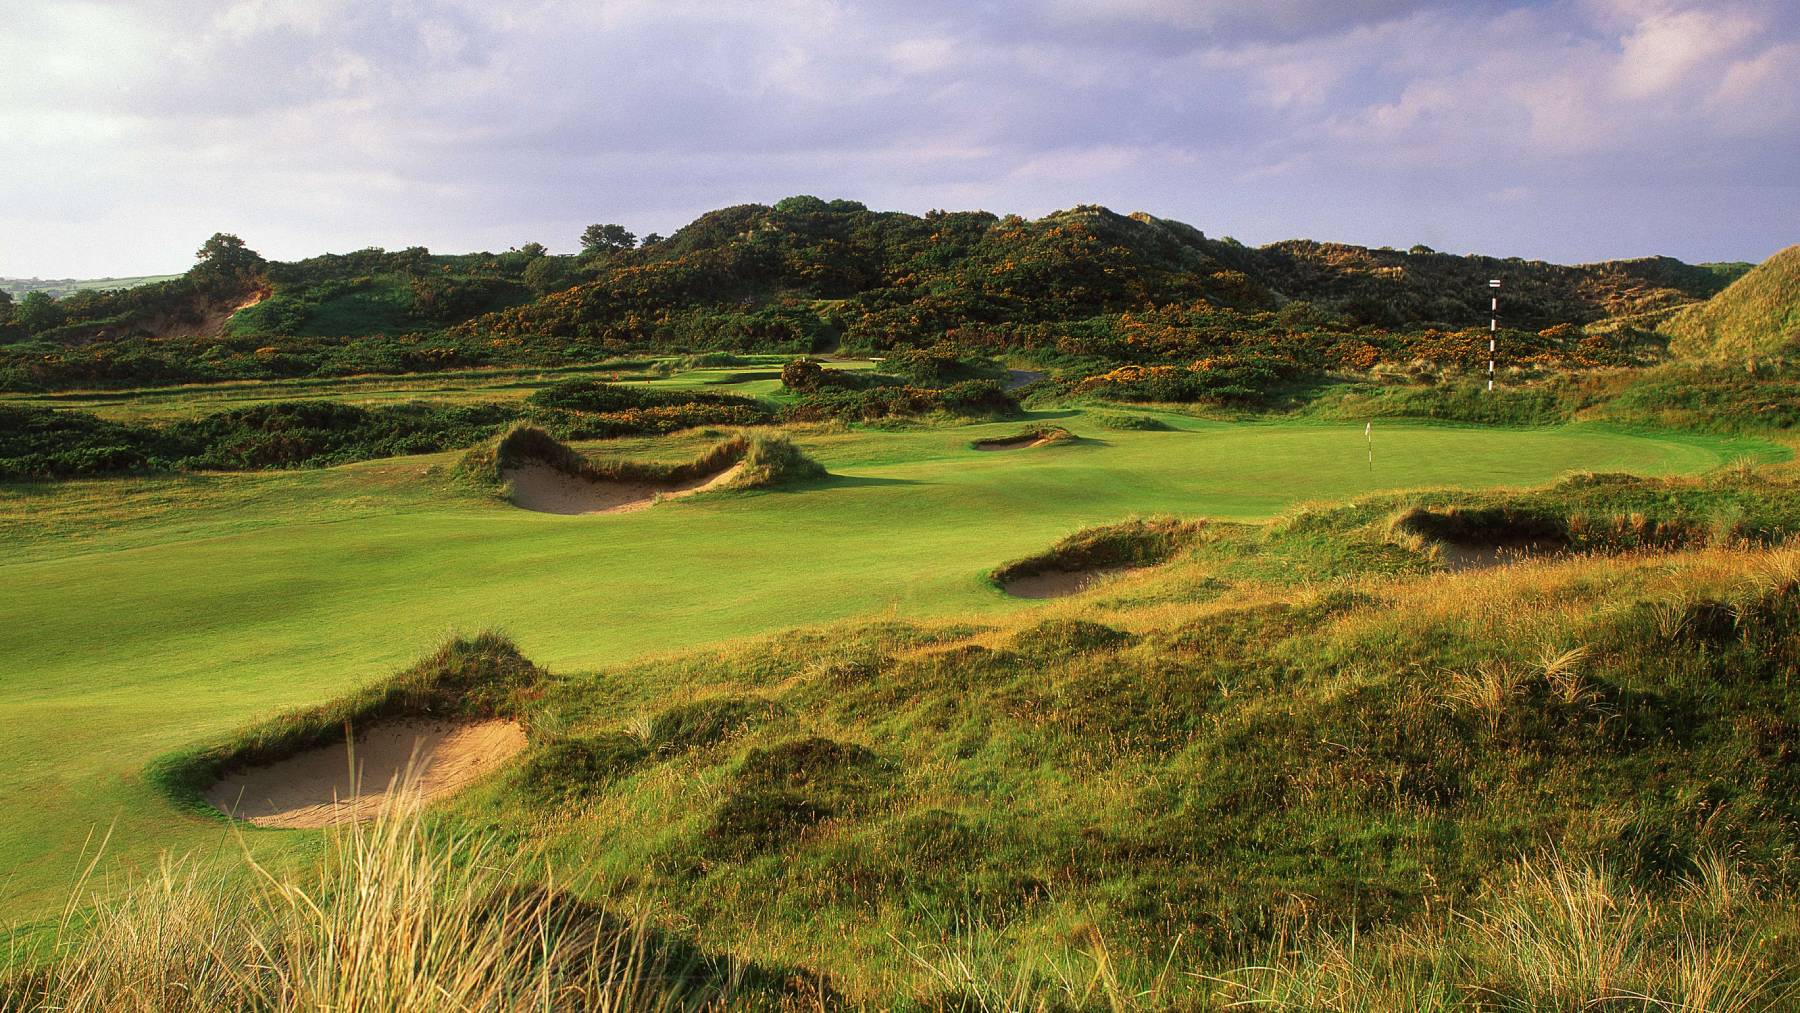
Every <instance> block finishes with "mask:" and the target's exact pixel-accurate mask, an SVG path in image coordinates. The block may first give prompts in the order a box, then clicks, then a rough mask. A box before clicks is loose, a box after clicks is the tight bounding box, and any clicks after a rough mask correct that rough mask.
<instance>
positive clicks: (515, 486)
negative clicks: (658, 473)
mask: <svg viewBox="0 0 1800 1013" xmlns="http://www.w3.org/2000/svg"><path fill="white" fill-rule="evenodd" d="M742 470H743V465H741V464H734V465H732V466H731V467H729V468H726V469H725V470H723V471H720V472H717V473H715V474H712V475H706V476H702V477H700V478H696V479H693V480H691V481H687V482H675V483H663V482H628V481H626V482H613V481H595V480H594V479H589V478H582V477H581V476H579V475H571V474H569V473H568V472H566V471H562V470H560V469H557V468H552V467H551V466H549V465H547V464H536V463H531V464H524V465H520V466H519V467H517V468H508V469H506V471H505V472H504V476H505V478H506V480H507V481H508V482H511V483H512V502H513V505H514V506H518V507H522V508H524V509H526V510H536V511H538V512H539V513H547V514H567V515H574V514H627V513H632V512H634V511H637V510H645V509H648V508H649V507H650V506H652V505H653V504H655V503H656V502H657V501H659V500H666V499H681V498H682V497H684V496H692V495H695V494H696V493H702V492H707V491H708V490H711V489H717V488H720V487H721V486H724V485H728V484H730V482H731V481H732V480H733V479H735V478H737V476H738V474H739V473H740V472H741V471H742Z"/></svg>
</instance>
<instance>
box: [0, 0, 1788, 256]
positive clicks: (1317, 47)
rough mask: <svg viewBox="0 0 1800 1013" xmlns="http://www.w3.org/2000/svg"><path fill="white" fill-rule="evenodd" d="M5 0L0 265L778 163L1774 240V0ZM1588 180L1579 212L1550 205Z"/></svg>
mask: <svg viewBox="0 0 1800 1013" xmlns="http://www.w3.org/2000/svg"><path fill="white" fill-rule="evenodd" d="M9 17H10V21H9V26H8V31H7V32H5V33H4V34H0V133H3V135H4V136H5V137H7V138H8V143H7V144H6V145H4V146H0V274H21V273H23V274H50V273H93V272H98V273H133V272H136V271H139V270H153V269H178V268H179V267H181V266H182V265H183V264H184V263H185V262H186V258H187V257H188V256H189V254H190V252H191V250H192V249H193V248H194V247H195V246H196V245H197V242H198V240H199V239H200V238H204V236H205V235H207V234H210V233H211V232H212V231H214V230H216V229H221V228H225V229H232V230H236V231H239V232H240V233H242V234H243V235H244V236H245V237H246V238H247V239H248V240H250V242H251V243H252V245H253V246H257V247H258V248H259V249H262V250H263V251H264V252H266V253H269V254H271V255H274V256H283V257H295V256H304V255H308V254H311V253H316V252H319V251H322V250H325V249H344V248H350V247H355V246H358V245H364V244H370V243H376V244H381V245H388V246H403V245H410V244H413V243H426V244H428V245H431V246H433V247H439V248H446V249H467V248H484V247H485V248H504V247H506V246H510V245H515V244H517V243H522V242H525V241H527V240H533V239H535V240H539V241H543V242H546V243H549V244H550V245H551V246H552V247H553V248H564V249H566V248H568V247H569V246H570V245H571V244H572V243H573V237H574V236H575V234H576V233H577V232H578V231H579V229H580V227H581V226H582V225H584V224H586V223H587V222H589V221H593V220H595V219H604V220H621V221H626V222H628V223H629V224H631V225H633V226H635V227H636V228H637V230H638V231H640V232H643V231H650V230H652V229H655V230H657V231H662V232H668V231H669V230H670V229H672V228H674V227H676V226H679V225H680V224H682V223H683V222H684V221H685V220H686V219H687V218H689V217H691V216H692V215H693V214H695V213H698V212H700V211H703V210H706V209H708V208H711V207H716V206H719V205H723V204H726V203H731V202H734V201H741V200H763V201H768V200H773V199H776V198H778V197H781V196H784V195H786V194H789V193H794V192H818V193H822V194H825V195H827V196H849V197H855V198H858V199H862V200H865V201H868V202H869V203H871V204H875V205H877V206H895V207H902V208H906V209H909V210H915V211H918V210H924V209H925V208H929V207H938V206H955V205H957V204H959V203H961V204H971V203H978V204H985V205H986V206H988V207H989V208H990V209H992V210H998V211H1010V210H1017V211H1022V212H1025V213H1039V212H1043V211H1048V210H1051V209H1053V208H1055V207H1063V206H1068V205H1070V204H1074V203H1079V202H1084V201H1103V202H1107V203H1116V204H1119V205H1121V206H1123V207H1128V208H1140V207H1141V208H1144V209H1146V210H1151V211H1154V212H1156V213H1159V214H1165V215H1169V216H1172V217H1178V218H1184V219H1187V220H1191V221H1193V222H1194V223H1195V224H1197V225H1199V226H1201V227H1203V228H1206V229H1208V230H1209V231H1213V232H1233V233H1237V234H1239V235H1241V236H1242V237H1243V238H1246V239H1250V240H1252V241H1266V240H1269V239H1275V238H1282V237H1285V236H1291V235H1314V236H1319V237H1321V238H1340V239H1347V240H1353V241H1368V242H1376V243H1383V242H1387V243H1395V244H1400V243H1402V242H1405V241H1408V240H1407V235H1408V234H1419V235H1423V234H1427V233H1429V234H1431V235H1433V236H1438V237H1441V238H1439V240H1438V241H1437V242H1433V243H1432V245H1434V246H1449V247H1452V248H1455V247H1461V248H1473V247H1477V246H1482V245H1483V244H1489V245H1492V244H1511V245H1510V246H1508V247H1507V248H1508V249H1512V250H1517V251H1521V252H1526V253H1531V254H1536V255H1543V256H1551V257H1561V258H1568V259H1575V258H1584V257H1596V256H1604V255H1624V254H1632V253H1645V252H1651V250H1652V249H1657V250H1665V251H1670V252H1676V253H1684V254H1687V255H1689V256H1693V257H1708V256H1737V257H1753V256H1761V255H1763V254H1765V253H1767V252H1769V251H1770V250H1772V249H1773V248H1774V247H1776V246H1779V245H1782V244H1783V243H1786V242H1792V241H1794V240H1795V239H1800V236H1794V235H1783V234H1782V229H1784V228H1790V227H1791V226H1790V225H1786V224H1784V223H1791V222H1793V221H1795V220H1800V214H1796V212H1800V193H1797V192H1796V184H1795V183H1794V181H1793V174H1792V171H1791V166H1792V164H1794V162H1795V161H1796V158H1800V141H1797V140H1796V138H1800V84H1796V82H1800V14H1796V13H1794V12H1793V11H1790V10H1789V5H1781V4H1772V3H1755V2H1730V0H1725V2H1712V3H1699V2H1685V0H1549V2H1524V0H1518V2H1510V3H1501V2H1486V0H1481V2H1473V3H1457V4H1450V3H1442V2H1428V0H1365V2H1346V0H1278V2H1272V3H1267V4H1260V5H1247V4H1242V3H1238V2H1229V3H1228V2H1223V0H1179V2H1178V0H1124V2H1120V3H1110V4H1103V5H1102V4H1091V3H1082V2H1077V0H1035V2H1023V3H1008V4H996V3H974V4H970V3H967V2H965V0H917V2H914V3H898V2H891V3H850V2H848V0H843V2H839V0H766V2H762V3H748V2H718V0H715V2H703V0H610V2H606V3H589V2H578V0H519V2H516V3H508V4H493V3H488V2H477V0H233V2H229V3H209V2H199V0H131V2H124V0H118V2H102V0H72V2H66V3H58V4H54V5H51V4H44V5H31V6H30V7H29V8H28V9H25V10H21V11H19V12H16V14H12V15H9ZM1609 188H1610V191H1611V192H1615V193H1617V194H1618V196H1616V197H1611V198H1609V197H1608V196H1607V194H1608V193H1609ZM1499 193H1507V194H1516V195H1519V196H1514V197H1510V198H1508V199H1506V200H1503V201H1501V200H1495V199H1492V198H1491V197H1490V196H1489V195H1493V194H1499ZM1696 193H1700V194H1708V195H1712V196H1709V197H1707V198H1706V199H1704V200H1699V201H1696V200H1695V199H1694V195H1695V194H1696ZM1677 194H1681V195H1684V196H1683V197H1682V204H1681V207H1684V208H1699V207H1706V208H1710V209H1714V210H1722V211H1724V212H1726V213H1729V214H1735V215H1736V216H1737V217H1738V218H1739V219H1741V220H1743V221H1751V220H1752V219H1754V223H1753V224H1749V225H1744V226H1743V227H1740V228H1738V229H1736V230H1735V231H1728V230H1726V229H1724V228H1722V227H1719V228H1696V227H1695V223H1694V222H1691V221H1686V220H1684V219H1683V216H1682V215H1681V214H1668V215H1666V216H1665V218H1666V221H1667V224H1666V225H1665V226H1664V227H1662V228H1660V229H1647V228H1646V226H1645V225H1644V223H1643V221H1642V217H1643V213H1644V208H1645V206H1646V201H1649V202H1650V203H1651V204H1652V205H1654V204H1656V202H1658V201H1664V200H1667V201H1670V202H1673V201H1674V198H1675V195H1677ZM1577 201H1579V206H1580V207H1581V208H1582V209H1583V215H1584V219H1592V221H1591V222H1590V226H1589V227H1584V228H1583V229H1581V230H1579V231H1575V230H1571V229H1568V228H1565V227H1564V226H1563V222H1564V221H1565V220H1566V218H1565V217H1557V209H1558V208H1560V207H1562V206H1564V205H1570V204H1572V203H1573V202H1577ZM1528 213H1529V215H1539V216H1541V217H1537V218H1535V220H1534V219H1532V218H1531V217H1529V215H1528ZM1604 215H1610V216H1611V218H1610V219H1606V218H1603V217H1596V216H1604ZM1608 220H1611V221H1613V222H1614V223H1615V224H1614V225H1613V226H1612V227H1611V228H1609V227H1607V225H1606V222H1607V221H1608ZM1701 224H1702V225H1704V223H1701ZM1637 244H1649V245H1650V247H1651V249H1645V248H1641V247H1640V246H1639V245H1637Z"/></svg>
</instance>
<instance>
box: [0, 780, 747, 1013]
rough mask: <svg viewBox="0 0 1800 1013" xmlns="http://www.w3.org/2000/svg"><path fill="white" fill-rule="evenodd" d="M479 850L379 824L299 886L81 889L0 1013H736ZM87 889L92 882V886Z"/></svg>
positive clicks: (712, 992) (240, 867)
mask: <svg viewBox="0 0 1800 1013" xmlns="http://www.w3.org/2000/svg"><path fill="white" fill-rule="evenodd" d="M541 871H542V870H541V869H539V868H537V867H535V866H534V865H533V864H532V863H530V862H522V861H521V860H520V859H519V857H518V856H517V855H516V854H513V853H510V852H509V851H508V850H506V849H504V848H500V847H497V846H495V845H493V844H490V843H487V842H484V841H482V840H481V839H478V838H475V837H470V836H461V837H452V838H449V839H444V838H441V837H439V836H436V835H433V834H431V833H429V832H427V830H426V829H425V828H424V827H423V826H421V824H420V823H419V821H418V819H417V818H416V816H413V815H408V814H407V813H405V812H404V811H401V810H389V811H387V812H385V813H383V814H382V815H381V816H380V817H379V818H377V819H376V820H374V821H371V822H368V823H362V824H351V825H349V826H347V827H344V828H342V829H340V830H337V831H334V832H333V833H332V834H330V835H329V836H328V838H327V842H326V847H325V849H324V853H323V857H322V858H321V859H320V860H319V862H318V864H317V865H316V866H314V867H309V868H305V869H302V870H298V871H292V870H282V869H275V868H271V867H267V866H265V865H262V864H260V863H258V862H257V861H256V860H255V859H254V858H252V857H250V855H249V853H248V851H247V850H246V851H245V852H244V853H243V854H242V857H241V858H240V859H239V860H238V862H236V863H234V867H232V868H229V869H225V870H223V875H221V872H222V870H221V869H220V867H219V863H217V862H214V861H205V860H199V859H192V858H190V859H169V860H165V861H164V862H162V863H161V864H160V865H159V866H158V867H157V868H156V869H155V870H153V871H151V872H149V873H148V874H145V875H143V876H141V877H140V878H137V879H135V880H134V881H131V882H128V883H125V884H122V885H121V884H112V883H105V882H101V881H98V880H97V879H95V878H93V877H91V876H90V877H84V879H83V881H82V882H81V883H80V884H78V886H77V888H76V890H75V891H74V893H73V894H72V895H71V898H70V903H69V907H68V909H67V911H66V913H65V915H64V918H63V920H62V924H61V926H60V929H59V931H58V932H57V934H56V938H55V940H54V942H52V943H49V944H47V949H46V950H45V951H43V952H38V953H27V954H14V955H13V956H14V961H15V963H16V964H19V965H21V966H23V967H24V968H26V969H25V970H21V971H16V972H14V973H13V975H12V976H11V977H10V978H4V979H0V1010H7V1011H15V1010H16V1011H34V1013H35V1011H47V1010H68V1011H146V1013H148V1011H158V1013H162V1011H169V1013H176V1011H195V1013H199V1011H219V1010H333V1011H340V1013H359V1011H369V1013H374V1011H392V1010H418V1011H439V1010H443V1011H451V1010H455V1011H466V1010H482V1011H490V1010H491V1011H524V1010H565V1009H568V1010H575V1009H579V1010H665V1009H688V1008H699V1007H706V1006H712V1005H717V1004H731V1005H738V1004H739V1003H737V1002H736V1001H734V994H735V986H734V978H735V977H736V975H735V974H734V971H733V969H732V968H731V967H730V966H728V965H726V964H724V963H723V962H716V961H715V962H714V964H713V965H712V966H702V965H701V963H700V962H699V961H697V960H696V959H695V958H693V957H692V956H689V957H687V958H686V959H682V958H679V957H676V956H675V952H676V950H672V949H670V948H669V947H667V946H665V945H663V944H662V943H660V942H659V941H658V937H657V936H656V935H655V934H654V933H652V932H650V931H647V930H646V929H645V928H644V925H645V922H644V921H643V920H641V919H639V920H633V921H631V922H626V921H624V920H620V919H615V918H611V917H609V916H605V915H601V914H599V913H598V912H596V911H595V910H594V909H592V908H589V907H586V906H585V905H581V904H579V903H576V902H573V901H571V900H569V899H568V898H567V897H566V896H564V895H561V894H559V893H558V892H557V891H555V890H554V889H550V888H546V887H544V886H541V885H537V884H536V883H534V878H535V877H536V876H537V875H538V874H540V873H541ZM90 872H91V869H90Z"/></svg>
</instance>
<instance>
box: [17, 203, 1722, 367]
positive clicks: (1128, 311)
mask: <svg viewBox="0 0 1800 1013" xmlns="http://www.w3.org/2000/svg"><path fill="white" fill-rule="evenodd" d="M621 231H623V230H621ZM248 256H249V257H250V258H252V259H253V264H252V265H251V266H250V267H248V268H245V269H243V270H240V271H237V272H236V273H234V274H232V276H231V277H230V278H229V279H228V283H224V284H222V283H220V281H219V279H216V278H215V279H211V280H208V279H205V278H198V277H195V276H193V275H192V274H191V273H190V275H183V276H180V277H177V278H174V279H172V280H168V281H161V282H153V283H150V284H144V285H140V286H137V287H132V288H118V289H114V290H99V289H96V288H93V287H90V288H88V289H86V290H83V291H78V292H73V293H70V294H69V295H67V296H64V297H61V298H58V299H56V300H54V304H51V305H47V304H46V303H47V302H49V301H47V300H41V299H39V300H34V301H33V305H31V306H29V307H27V306H26V305H25V304H24V302H23V301H20V303H19V305H18V306H17V307H16V308H13V309H10V310H7V311H4V312H0V389H23V390H40V389H66V388H69V387H72V386H94V387H111V386H118V385H128V384H137V383H144V382H157V383H177V382H180V383H197V382H210V381H214V380H227V379H250V378H267V377H277V376H281V377H293V376H309V375H344V374H347V373H356V372H373V373H401V372H417V371H429V370H434V369H448V368H466V367H474V366H490V365H515V366H518V365H529V366H546V367H548V366H563V365H570V364H574V363H582V362H592V361H596V360H599V359H603V358H607V357H617V356H631V355H643V354H688V353H698V352H732V353H738V352H751V353H787V354H799V353H820V352H829V351H841V352H848V353H861V354H882V353H891V352H896V351H901V350H907V349H931V348H938V347H940V346H941V347H943V348H947V349H951V350H953V351H954V353H955V354H957V355H965V354H972V355H977V356H996V355H1014V356H1019V355H1023V356H1027V357H1030V358H1033V359H1034V360H1036V361H1039V362H1040V363H1045V364H1050V363H1054V364H1056V366H1057V368H1059V369H1064V370H1079V371H1082V372H1084V373H1086V374H1089V375H1095V376H1098V375H1100V374H1102V373H1106V372H1107V370H1108V368H1109V367H1112V366H1125V365H1129V366H1133V367H1139V366H1143V367H1150V366H1155V367H1159V368H1161V367H1168V369H1163V370H1162V371H1161V372H1158V373H1154V374H1144V375H1142V376H1139V375H1138V374H1137V373H1133V374H1131V375H1130V376H1129V377H1127V376H1125V375H1124V374H1121V375H1120V376H1119V377H1114V378H1113V380H1117V381H1119V382H1126V381H1129V382H1130V383H1133V384H1137V385H1138V386H1139V387H1141V388H1142V389H1140V390H1139V391H1138V394H1139V395H1140V396H1141V397H1143V398H1148V399H1165V400H1182V399H1191V398H1193V397H1195V396H1198V394H1197V393H1196V391H1195V390H1194V389H1193V382H1191V381H1192V376H1190V374H1197V373H1205V374H1207V375H1208V376H1210V377H1212V378H1213V380H1212V381H1209V383H1212V387H1209V388H1208V389H1209V390H1211V391H1212V394H1213V395H1217V394H1218V392H1219V391H1220V390H1229V391H1235V392H1238V393H1239V394H1243V395H1247V394H1248V393H1249V392H1254V391H1262V390H1268V389H1271V388H1273V387H1274V386H1276V385H1278V384H1279V383H1282V382H1285V381H1287V380H1291V379H1294V378H1296V377H1300V376H1318V375H1322V374H1324V373H1325V372H1328V371H1330V370H1333V369H1349V370H1366V369H1369V368H1371V367H1373V366H1374V365H1376V364H1377V363H1386V364H1389V365H1404V364H1407V363H1426V364H1428V365H1430V366H1431V367H1432V368H1439V367H1443V368H1471V367H1473V366H1474V365H1476V364H1478V363H1484V362H1485V361H1486V360H1485V352H1484V349H1485V346H1486V344H1487V335H1486V333H1485V332H1486V329H1487V322H1488V318H1489V300H1490V298H1491V297H1492V295H1493V293H1492V290H1491V289H1489V287H1488V280H1489V279H1492V278H1498V279H1501V280H1502V282H1503V287H1502V289H1501V292H1500V299H1501V327H1502V329H1503V330H1507V331H1508V332H1509V335H1510V336H1509V338H1508V340H1507V343H1506V344H1507V350H1508V352H1509V354H1510V356H1511V358H1510V360H1509V361H1512V362H1521V363H1530V364H1531V365H1532V366H1534V367H1536V368H1570V369H1584V368H1598V367H1618V366H1630V365H1642V364H1645V363H1646V362H1648V361H1651V360H1652V359H1654V358H1655V357H1657V356H1659V355H1661V354H1662V350H1663V341H1662V339H1661V338H1659V337H1658V336H1657V335H1655V334H1653V333H1651V332H1650V331H1647V330H1644V328H1645V327H1647V326H1650V325H1651V324H1652V323H1654V322H1655V321H1659V320H1662V319H1664V318H1665V317H1666V316H1668V315H1669V314H1671V313H1675V312H1677V311H1680V310H1682V309H1683V308H1684V307H1687V306H1690V305H1693V304H1696V303H1700V302H1702V301H1705V300H1707V299H1710V298H1712V297H1713V296H1715V295H1717V294H1718V293H1719V292H1720V290H1721V289H1723V288H1725V287H1726V285H1728V284H1730V283H1731V282H1732V281H1734V280H1735V279H1736V278H1737V277H1738V276H1739V275H1740V274H1741V273H1742V272H1743V271H1746V270H1748V266H1747V265H1730V264H1721V265H1693V264H1685V263H1682V262H1681V261H1678V260H1674V259H1671V258H1667V257H1651V258H1641V259H1635V260H1619V261H1609V262H1605V263H1599V264H1581V265H1560V264H1550V263H1545V262H1542V261H1530V260H1522V259H1519V258H1499V257H1486V256H1474V255H1469V256H1465V255H1454V254H1446V253H1439V252H1436V251H1434V250H1431V249H1428V248H1426V247H1423V246H1415V247H1413V248H1411V249H1409V250H1404V251H1403V250H1394V249H1388V248H1381V249H1370V248H1367V247H1362V246H1353V245H1348V244H1342V243H1322V242H1314V241H1311V240H1289V241H1286V242H1280V243H1273V244H1270V245H1267V246H1262V247H1250V246H1246V245H1244V244H1242V243H1240V242H1237V241H1236V240H1234V239H1231V238H1228V237H1224V238H1220V237H1212V236H1208V235H1206V234H1205V233H1204V232H1202V231H1201V230H1200V229H1197V228H1195V227H1193V226H1190V225H1185V224H1183V223H1181V222H1177V221H1172V220H1169V219H1164V218H1158V217H1155V216H1154V215H1150V214H1147V213H1144V212H1135V213H1132V214H1129V215H1124V214H1119V213H1117V212H1114V211H1111V210H1109V209H1107V208H1104V207H1099V206H1097V205H1078V206H1076V207H1073V208H1070V209H1068V210H1065V211H1058V212H1055V213H1053V214H1049V215H1046V216H1044V217H1042V218H1038V219H1026V218H1023V217H1021V216H1018V215H1005V216H1001V215H995V214H991V213H989V212H986V211H932V212H929V213H927V214H924V215H912V214H905V213H901V212H893V211H876V210H871V209H870V208H868V207H866V206H865V205H863V204H860V203H858V202H856V201H850V200H831V201H827V200H821V199H819V198H817V197H808V196H800V197H789V198H787V199H785V200H781V201H778V202H776V203H775V204H773V205H764V204H742V205H737V206H733V207H727V208H721V209H719V210H717V211H711V212H708V213H706V214H704V215H701V216H700V217H699V218H697V219H695V220H694V221H693V222H692V223H690V224H688V225H687V226H686V227H684V228H682V229H680V230H678V231H677V232H676V233H675V234H674V235H672V236H670V237H668V238H667V239H662V240H659V241H656V242H650V243H646V244H645V245H642V246H635V247H634V246H631V245H624V246H621V247H619V248H615V249H601V250H595V251H593V252H591V253H588V254H584V255H581V256H573V257H571V256H554V255H547V254H546V251H545V250H544V248H543V247H542V246H540V245H538V244H536V243H526V244H524V245H522V246H521V247H519V248H517V249H513V250H508V251H506V252H504V253H472V254H452V255H445V254H434V253H431V252H430V251H428V250H426V249H424V248H423V247H413V248H409V249H405V250H399V251H387V250H381V249H367V250H358V251H355V252H352V253H347V254H326V255H322V256H318V257H312V258H308V259H306V260H299V261H290V262H264V261H263V260H262V258H260V257H257V256H256V255H255V254H254V253H250V254H248ZM124 281H125V279H112V280H110V282H109V283H111V284H117V285H122V284H123V283H124ZM34 283H35V284H46V283H41V282H34ZM86 284H89V285H90V286H91V285H92V284H93V283H86ZM1600 321H1612V322H1611V323H1609V324H1607V325H1606V326H1605V327H1601V328H1590V327H1589V325H1592V324H1596V323H1598V322H1600ZM1477 332H1480V333H1477ZM1171 370H1172V371H1173V372H1171ZM1140 372H1141V371H1140ZM1213 381H1216V382H1213ZM1108 382H1112V380H1109V381H1108ZM1214 387H1216V388H1217V390H1214V389H1213V388H1214Z"/></svg>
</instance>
